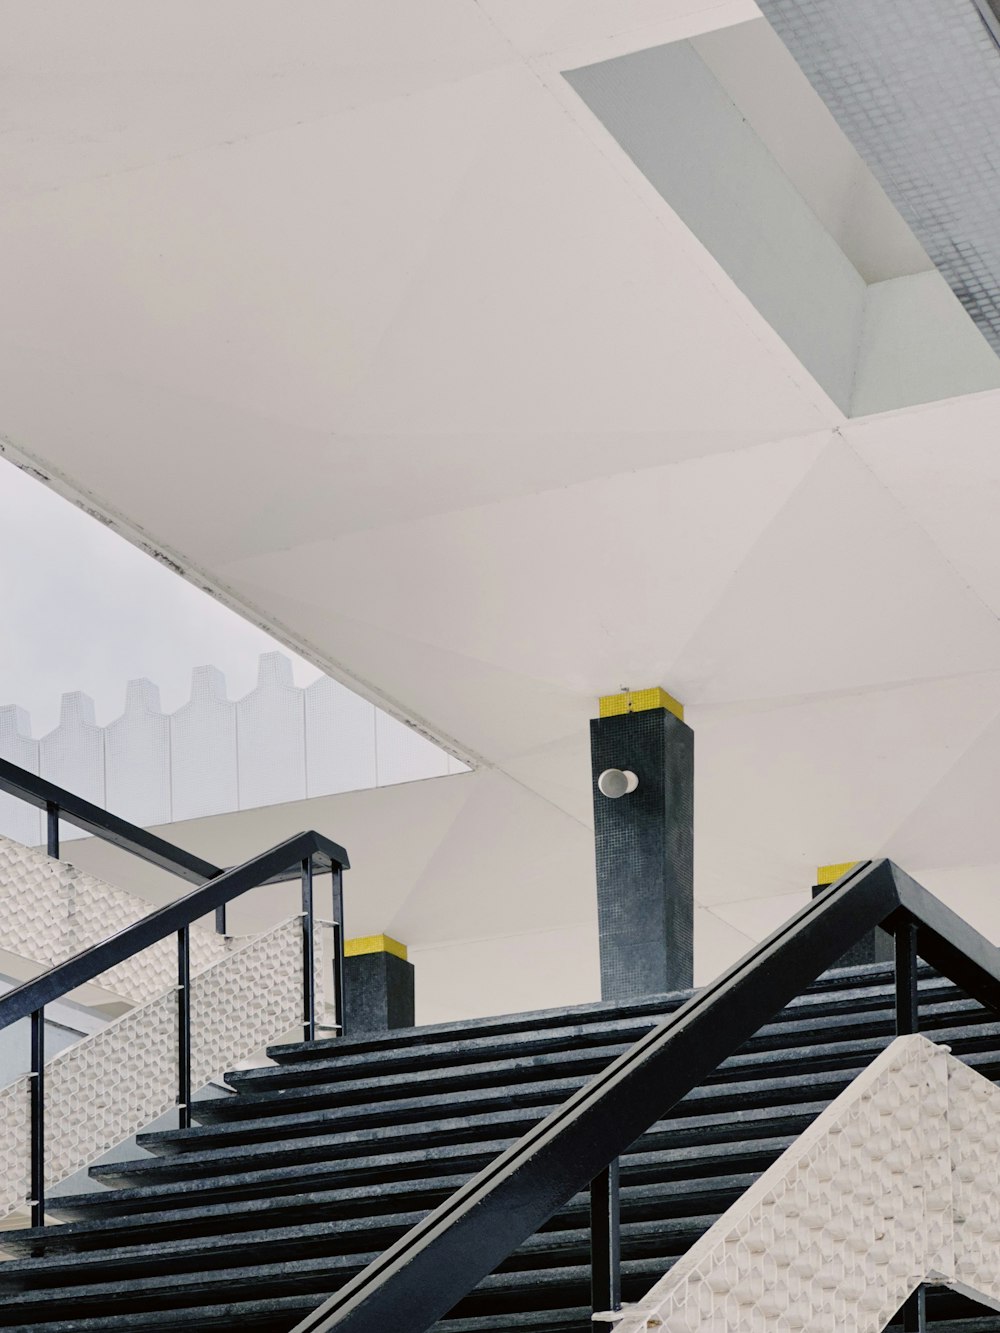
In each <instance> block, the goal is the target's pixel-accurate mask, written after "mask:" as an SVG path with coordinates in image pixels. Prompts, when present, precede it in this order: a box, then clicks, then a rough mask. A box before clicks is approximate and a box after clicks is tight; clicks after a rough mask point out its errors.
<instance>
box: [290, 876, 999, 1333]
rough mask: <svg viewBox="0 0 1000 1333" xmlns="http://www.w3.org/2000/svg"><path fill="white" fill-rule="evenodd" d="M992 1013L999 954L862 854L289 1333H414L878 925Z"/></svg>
mask: <svg viewBox="0 0 1000 1333" xmlns="http://www.w3.org/2000/svg"><path fill="white" fill-rule="evenodd" d="M880 925H881V926H883V927H884V928H885V929H886V930H888V931H890V932H891V933H894V934H896V942H897V987H898V986H899V983H900V978H901V976H902V977H905V978H906V985H911V984H913V977H914V975H915V953H916V952H917V951H918V952H919V955H920V957H922V958H923V959H924V960H925V961H926V962H928V963H930V964H931V965H932V966H933V967H936V968H937V969H938V970H939V971H940V972H942V973H944V974H945V975H947V976H949V977H950V978H951V979H952V980H953V981H955V982H956V983H957V984H959V985H960V986H962V987H963V988H964V989H965V990H966V991H968V992H969V993H970V994H971V995H972V996H973V997H974V998H976V999H978V1000H980V1001H981V1002H982V1003H984V1004H986V1005H988V1006H989V1007H990V1008H993V1009H996V1010H1000V950H998V949H997V948H996V947H994V946H993V945H992V944H990V943H989V941H988V940H986V939H985V938H984V937H983V936H981V935H980V934H979V933H978V932H977V931H976V930H974V929H973V928H972V927H971V926H970V925H968V923H967V922H965V921H963V920H962V919H961V918H960V917H958V916H957V915H956V914H955V913H954V912H952V911H951V910H950V909H949V908H947V907H945V905H944V904H943V903H942V902H940V901H939V900H938V899H936V898H934V897H933V895H931V894H930V893H928V892H927V891H926V890H925V889H923V888H922V887H921V886H920V885H919V884H917V883H916V882H915V881H914V880H912V879H911V878H910V877H909V876H908V875H906V874H905V873H904V872H903V871H902V870H900V869H899V867H898V866H896V865H894V864H893V863H892V862H891V861H888V860H879V861H874V862H863V863H861V864H860V865H859V866H857V867H855V868H854V869H853V870H852V871H850V872H849V873H848V874H847V875H846V876H844V877H843V879H842V880H840V881H839V882H838V884H837V885H835V886H834V887H833V888H832V889H830V890H828V891H827V892H826V893H824V894H821V895H820V896H819V897H817V898H815V899H814V900H813V901H812V902H811V903H810V904H809V905H808V906H807V907H805V908H803V909H802V911H801V912H799V913H798V914H797V915H796V916H794V917H792V918H791V919H790V920H789V921H788V922H787V923H786V924H785V925H784V926H782V927H781V928H780V929H779V930H777V931H776V932H775V933H774V934H773V935H771V936H770V937H769V938H768V939H767V940H765V941H764V942H763V943H762V944H761V945H759V946H758V947H757V948H755V949H754V950H752V952H751V953H749V954H747V955H746V957H745V958H743V959H741V961H740V962H738V963H736V964H735V965H734V966H733V967H731V968H730V969H729V970H728V971H727V972H725V973H724V974H723V975H722V976H721V977H720V978H719V979H718V980H717V981H716V982H714V983H713V984H712V985H711V986H709V987H707V988H706V989H705V990H703V991H701V992H700V993H699V994H698V995H696V996H695V997H694V998H693V999H691V1000H690V1001H689V1002H688V1003H687V1004H685V1005H683V1006H682V1007H681V1008H680V1009H678V1010H677V1011H676V1012H675V1013H673V1014H672V1015H671V1016H670V1017H669V1018H668V1019H666V1020H665V1021H664V1022H663V1023H661V1024H659V1025H658V1026H657V1027H655V1028H653V1029H652V1030H651V1031H650V1032H648V1033H647V1034H646V1035H645V1036H644V1037H642V1038H641V1039H640V1040H639V1041H638V1042H636V1043H635V1045H634V1046H633V1047H632V1048H631V1049H630V1050H629V1051H627V1052H625V1054H624V1055H622V1056H620V1057H619V1058H618V1059H617V1060H615V1061H613V1062H612V1064H610V1065H609V1066H608V1068H607V1069H605V1070H604V1071H603V1072H602V1073H600V1074H599V1075H598V1076H597V1077H596V1078H595V1079H594V1080H593V1081H592V1082H591V1083H589V1084H587V1085H586V1086H585V1087H583V1088H581V1089H580V1090H579V1091H578V1092H576V1093H574V1094H573V1096H571V1097H570V1098H569V1099H568V1100H567V1101H566V1102H565V1103H564V1104H563V1105H562V1106H560V1107H559V1108H558V1109H557V1110H555V1111H554V1112H552V1114H551V1115H549V1116H547V1117H546V1118H545V1119H544V1120H542V1121H540V1122H539V1124H537V1125H536V1126H534V1127H533V1128H532V1129H531V1130H529V1131H528V1133H527V1134H525V1135H524V1137H523V1138H521V1139H520V1140H519V1141H518V1142H517V1143H516V1144H514V1145H513V1146H512V1147H511V1148H509V1149H508V1150H507V1151H506V1152H504V1153H502V1154H501V1155H500V1156H499V1157H497V1158H496V1159H495V1160H494V1161H493V1162H492V1163H490V1165H489V1166H487V1167H486V1168H485V1169H484V1170H483V1171H481V1172H480V1173H479V1174H478V1175H477V1176H475V1177H474V1178H473V1179H472V1180H470V1181H469V1182H468V1183H467V1184H465V1185H464V1186H462V1187H461V1188H460V1189H459V1190H457V1191H456V1192H455V1193H454V1194H453V1195H452V1196H451V1197H450V1198H449V1199H447V1200H446V1201H445V1202H444V1203H443V1204H441V1205H440V1206H439V1207H438V1208H436V1209H434V1210H433V1212H431V1213H429V1214H428V1216H427V1217H425V1218H424V1219H423V1220H422V1221H421V1222H419V1223H417V1225H416V1226H414V1227H413V1228H411V1230H410V1231H408V1232H407V1233H406V1234H405V1235H404V1236H403V1237H401V1239H400V1240H398V1241H397V1242H396V1243H395V1244H394V1245H392V1246H391V1247H390V1248H389V1249H388V1250H386V1251H385V1253H384V1254H382V1255H381V1256H380V1257H379V1258H377V1259H376V1260H374V1261H373V1262H372V1263H370V1264H369V1265H368V1266H367V1268H365V1269H364V1270H363V1271H362V1272H361V1273H359V1274H358V1275H357V1276H356V1277H355V1278H353V1279H352V1280H351V1281H349V1282H348V1283H346V1284H345V1286H344V1287H342V1288H341V1290H340V1291H338V1292H337V1293H336V1294H335V1295H334V1296H332V1297H330V1299H329V1300H327V1301H325V1302H324V1303H323V1305H321V1306H320V1307H319V1308H318V1309H317V1310H315V1311H314V1312H313V1313H312V1314H311V1315H309V1316H307V1318H306V1319H304V1320H303V1321H302V1322H301V1323H299V1324H298V1325H296V1327H295V1329H294V1330H293V1333H328V1331H329V1330H336V1333H381V1331H382V1330H384V1329H385V1328H390V1327H391V1328H393V1329H394V1330H395V1333H425V1330H427V1329H429V1328H430V1327H431V1326H432V1325H433V1324H434V1323H435V1322H436V1321H437V1320H438V1319H439V1318H441V1317H442V1316H443V1315H445V1314H446V1313H447V1312H448V1311H449V1310H450V1309H451V1308H452V1307H453V1306H454V1305H455V1304H456V1303H457V1302H458V1301H459V1300H461V1299H462V1298H463V1297H464V1296H466V1295H467V1294H468V1293H469V1292H470V1291H471V1290H472V1289H473V1288H474V1287H475V1286H476V1284H477V1283H478V1282H479V1281H481V1280H482V1279H483V1278H484V1277H486V1276H487V1274H489V1273H491V1272H492V1271H493V1270H494V1269H495V1268H496V1267H497V1266H498V1265H499V1264H500V1263H502V1262H503V1261H504V1260H505V1259H506V1258H507V1257H508V1256H509V1255H510V1254H511V1253H512V1252H513V1251H514V1250H515V1249H516V1248H517V1246H518V1245H520V1244H521V1243H522V1242H523V1241H525V1240H527V1238H528V1237H529V1236H531V1235H532V1234H533V1233H534V1232H536V1231H537V1230H538V1228H539V1227H540V1226H542V1225H543V1224H544V1223H545V1222H546V1221H547V1220H548V1219H549V1218H550V1217H551V1216H552V1214H553V1213H554V1212H555V1211H556V1210H557V1209H558V1208H560V1207H562V1206H563V1205H564V1204H566V1203H567V1202H568V1201H569V1200H570V1199H571V1198H572V1197H573V1196H574V1195H575V1194H577V1193H578V1192H579V1191H580V1190H583V1189H585V1188H586V1187H587V1186H588V1185H589V1184H590V1182H591V1181H592V1180H594V1178H595V1177H596V1176H597V1175H598V1174H599V1173H600V1172H601V1171H604V1170H605V1169H606V1168H607V1167H608V1166H609V1164H610V1163H611V1162H613V1161H615V1160H616V1159H617V1158H618V1157H619V1156H621V1154H622V1153H624V1152H625V1151H626V1150H627V1149H628V1148H629V1146H630V1145H631V1144H632V1143H634V1142H635V1140H636V1139H638V1138H639V1137H640V1135H642V1134H643V1133H645V1132H646V1130H648V1129H649V1128H650V1126H651V1125H653V1124H654V1123H655V1122H656V1121H657V1120H658V1119H660V1118H661V1117H662V1116H663V1115H665V1114H666V1113H667V1112H668V1111H669V1110H670V1108H671V1107H672V1106H674V1105H675V1104H676V1103H677V1102H678V1101H680V1099H681V1098H682V1097H684V1096H686V1095H687V1094H688V1093H689V1092H690V1091H691V1090H692V1089H693V1088H695V1087H697V1086H698V1084H700V1083H701V1082H702V1081H703V1080H704V1079H705V1078H706V1077H707V1076H708V1075H709V1074H711V1073H712V1071H713V1070H714V1069H715V1068H716V1067H717V1066H718V1065H719V1064H720V1063H721V1061H722V1060H724V1059H726V1058H727V1057H728V1056H730V1055H732V1054H734V1053H735V1051H737V1050H738V1049H739V1047H740V1046H742V1044H743V1043H744V1042H745V1041H746V1040H747V1039H748V1038H749V1037H750V1036H752V1035H753V1033H754V1032H755V1031H756V1030H757V1029H758V1028H759V1027H761V1026H762V1024H764V1023H766V1022H767V1021H768V1020H769V1019H771V1018H773V1017H774V1016H775V1015H776V1014H777V1013H778V1012H779V1011H780V1010H781V1009H783V1008H784V1006H785V1005H786V1004H788V1003H789V1001H790V1000H792V999H794V997H795V996H796V995H798V994H799V993H800V992H801V991H802V990H804V989H805V988H806V987H807V986H809V985H810V984H811V983H812V982H814V981H815V980H816V979H817V978H818V977H819V976H820V975H821V974H822V973H823V972H824V971H826V970H827V968H829V967H832V966H833V965H834V964H836V962H837V961H838V960H839V959H840V958H841V957H842V956H843V954H844V953H845V952H846V950H847V949H849V948H850V947H851V945H852V944H855V943H856V942H857V941H858V940H859V939H861V938H862V937H863V936H864V935H866V934H867V933H868V932H869V931H870V930H872V929H874V928H875V927H876V926H880Z"/></svg>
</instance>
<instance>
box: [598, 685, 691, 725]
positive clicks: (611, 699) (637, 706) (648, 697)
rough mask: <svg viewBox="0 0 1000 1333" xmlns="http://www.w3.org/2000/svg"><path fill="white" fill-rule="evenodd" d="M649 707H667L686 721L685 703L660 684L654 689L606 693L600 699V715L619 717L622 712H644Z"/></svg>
mask: <svg viewBox="0 0 1000 1333" xmlns="http://www.w3.org/2000/svg"><path fill="white" fill-rule="evenodd" d="M647 708H665V709H666V710H667V712H668V713H673V715H674V717H677V718H680V720H681V721H682V722H683V721H684V705H683V704H682V703H678V702H677V700H676V699H675V698H674V696H673V695H672V694H668V693H667V692H666V690H661V689H660V687H659V686H657V687H656V688H655V689H652V690H626V691H625V693H624V694H605V695H604V696H603V697H602V698H601V700H600V709H601V711H600V713H599V716H600V717H618V716H620V714H622V713H643V712H645V711H646V709H647Z"/></svg>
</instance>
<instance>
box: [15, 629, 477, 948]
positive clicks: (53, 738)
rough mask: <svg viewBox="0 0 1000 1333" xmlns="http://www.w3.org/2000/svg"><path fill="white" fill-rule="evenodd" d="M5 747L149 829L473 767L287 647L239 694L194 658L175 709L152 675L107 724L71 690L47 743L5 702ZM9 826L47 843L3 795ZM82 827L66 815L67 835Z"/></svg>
mask: <svg viewBox="0 0 1000 1333" xmlns="http://www.w3.org/2000/svg"><path fill="white" fill-rule="evenodd" d="M0 755H2V756H3V757H4V758H8V759H10V760H12V761H13V762H14V763H16V764H18V765H20V766H21V767H22V768H26V769H27V770H28V771H29V772H31V773H37V772H41V774H42V776H43V777H47V778H49V779H51V780H52V781H53V782H56V783H58V784H59V785H60V786H63V787H66V788H67V789H68V790H69V791H72V792H75V793H78V794H79V795H82V796H86V797H87V799H88V800H91V801H93V802H94V803H95V805H100V806H105V807H106V808H107V809H109V810H112V811H114V812H115V814H118V815H120V816H121V817H122V818H123V819H127V820H129V821H130V822H132V823H134V824H139V825H141V826H144V827H148V826H149V825H151V824H166V823H170V822H171V821H174V820H182V819H196V818H200V817H202V816H204V815H214V814H222V813H224V812H225V811H228V810H250V809H254V808H256V807H259V806H263V805H276V804H280V803H283V802H287V801H298V800H301V799H302V798H303V797H305V796H325V795H329V794H332V793H334V792H341V791H361V790H364V789H366V788H370V787H376V786H382V785H386V784H390V783H396V782H409V781H411V780H414V779H419V778H427V777H437V776H441V775H444V774H446V773H462V772H466V771H467V768H466V765H465V764H463V763H462V762H461V761H460V760H458V759H454V758H452V757H451V756H450V755H448V754H446V753H445V752H444V751H443V750H440V749H439V748H438V747H437V746H436V745H434V744H433V743H432V742H431V741H429V740H427V739H426V738H425V737H424V736H421V735H420V733H419V732H416V731H414V730H413V729H412V728H410V727H406V726H404V725H403V723H401V722H397V721H396V720H395V719H394V718H391V717H389V716H388V714H385V713H382V712H381V711H380V710H379V709H377V708H375V707H374V706H373V705H372V704H370V703H368V702H367V701H366V700H365V699H362V698H360V697H359V696H358V695H356V694H354V693H353V692H352V691H351V690H348V689H347V688H346V687H345V686H343V685H340V684H338V683H337V682H336V681H334V680H330V679H329V678H328V677H325V676H323V677H320V679H319V680H316V681H314V682H313V683H312V684H311V685H310V686H309V687H308V688H307V689H301V688H300V687H299V686H297V685H296V684H295V683H294V680H293V677H292V664H291V662H290V661H289V659H288V658H286V657H284V656H283V655H282V654H281V653H265V654H263V655H262V657H261V659H260V666H259V677H258V684H257V687H256V688H255V689H254V690H252V691H251V692H250V693H249V694H248V695H247V696H246V697H245V698H243V699H241V700H239V701H238V702H232V701H230V700H229V699H228V698H227V697H226V682H225V678H224V676H223V675H222V672H221V671H219V670H218V669H217V668H216V667H211V666H205V667H198V668H196V670H195V671H194V673H193V676H192V684H191V698H190V700H189V702H188V703H186V704H184V706H183V707H182V708H179V709H178V710H177V712H176V713H173V714H171V715H170V716H166V715H165V714H163V713H162V712H161V711H160V702H159V693H158V691H157V689H156V686H155V685H153V684H152V683H151V682H150V681H148V680H133V681H129V684H128V691H127V697H126V705H125V712H124V713H123V714H122V716H121V717H119V718H116V719H115V721H113V722H111V723H109V724H108V725H107V726H106V727H99V726H97V725H96V723H95V721H94V704H93V701H92V700H91V699H89V698H88V697H87V696H86V695H84V694H67V695H64V696H63V708H62V719H61V721H60V723H59V726H58V727H57V728H56V729H55V731H53V732H51V733H50V734H49V735H48V736H45V737H43V739H42V740H41V741H37V740H33V739H32V738H31V735H30V723H29V719H28V716H27V714H26V713H25V712H24V710H23V709H20V708H12V707H11V708H0ZM0 833H4V834H6V835H7V836H8V837H12V838H16V839H17V841H18V842H25V843H28V844H29V845H31V846H37V845H38V844H39V843H40V842H41V841H42V840H43V838H44V821H43V820H42V819H41V817H40V815H39V812H38V811H37V810H36V809H35V808H34V807H33V806H29V805H25V804H24V802H22V801H18V800H16V799H15V798H13V797H8V796H5V795H4V794H3V793H0ZM79 836H80V834H79V833H78V832H77V831H76V830H75V829H74V828H73V826H72V825H71V824H63V826H62V837H63V839H64V840H67V839H70V838H75V837H79ZM2 943H3V941H2V938H0V946H2Z"/></svg>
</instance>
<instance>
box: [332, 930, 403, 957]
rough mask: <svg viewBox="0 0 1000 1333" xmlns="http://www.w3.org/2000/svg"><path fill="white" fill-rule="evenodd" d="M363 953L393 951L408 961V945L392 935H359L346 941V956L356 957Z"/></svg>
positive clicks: (392, 952)
mask: <svg viewBox="0 0 1000 1333" xmlns="http://www.w3.org/2000/svg"><path fill="white" fill-rule="evenodd" d="M363 953H391V954H395V956H396V957H397V958H402V960H403V962H404V963H405V962H406V945H405V944H400V942H399V940H394V939H393V938H392V936H391V935H359V936H357V937H356V938H355V939H353V940H345V941H344V957H345V958H356V957H357V956H358V955H359V954H363Z"/></svg>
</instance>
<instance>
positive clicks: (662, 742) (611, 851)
mask: <svg viewBox="0 0 1000 1333" xmlns="http://www.w3.org/2000/svg"><path fill="white" fill-rule="evenodd" d="M601 712H602V716H601V717H599V718H595V719H594V720H593V721H592V722H591V724H590V747H591V765H592V777H593V796H594V837H595V853H596V864H597V913H598V927H599V934H600V952H601V997H602V999H605V1000H624V999H633V998H637V997H640V996H644V995H657V994H661V993H662V992H664V991H672V990H683V989H686V988H687V987H689V986H691V985H692V982H693V965H694V938H693V937H694V732H693V731H692V730H691V728H690V727H688V726H687V725H686V724H685V723H684V721H683V716H682V714H683V710H682V709H681V706H680V704H678V703H677V702H676V700H674V699H672V698H671V697H670V696H669V695H668V694H667V693H666V692H665V691H664V690H659V689H656V690H643V691H638V692H629V693H626V694H623V695H611V696H609V697H608V698H607V699H602V700H601ZM608 770H620V771H621V772H623V773H625V774H626V776H627V775H629V774H634V775H635V778H636V780H637V782H636V785H635V788H634V790H630V791H628V792H627V793H626V794H624V795H622V796H620V797H618V798H615V797H614V796H607V795H604V794H603V793H602V791H601V790H600V788H599V785H598V783H599V779H600V778H601V774H602V773H606V772H607V771H608ZM616 783H618V780H617V779H615V778H614V777H612V778H611V779H610V780H609V782H608V783H607V784H606V785H608V786H609V787H610V788H612V789H613V788H614V787H615V785H616ZM618 785H621V784H620V783H618Z"/></svg>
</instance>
